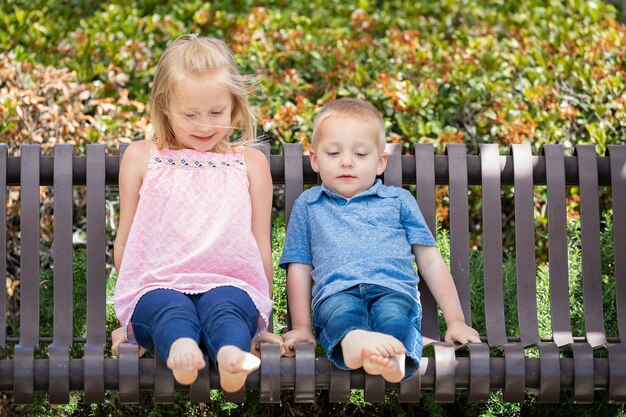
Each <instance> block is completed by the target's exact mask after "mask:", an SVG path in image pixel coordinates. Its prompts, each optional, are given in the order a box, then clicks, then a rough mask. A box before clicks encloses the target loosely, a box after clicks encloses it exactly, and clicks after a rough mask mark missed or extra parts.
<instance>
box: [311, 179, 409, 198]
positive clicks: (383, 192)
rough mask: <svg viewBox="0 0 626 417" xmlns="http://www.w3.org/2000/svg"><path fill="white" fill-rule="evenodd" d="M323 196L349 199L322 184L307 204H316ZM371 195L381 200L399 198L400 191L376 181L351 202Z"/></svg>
mask: <svg viewBox="0 0 626 417" xmlns="http://www.w3.org/2000/svg"><path fill="white" fill-rule="evenodd" d="M322 194H326V195H327V196H328V197H331V198H339V199H343V200H347V198H345V197H343V196H341V195H339V194H336V193H334V192H332V191H331V190H329V189H328V187H326V185H324V184H322V185H321V186H319V187H315V188H312V189H311V191H310V193H309V196H308V198H307V202H308V203H315V202H316V201H317V200H319V199H320V198H321V197H322ZM370 195H378V197H380V198H397V197H399V194H398V190H396V189H395V187H386V186H385V185H383V182H382V181H381V180H379V179H377V180H376V181H374V185H372V186H371V187H370V188H368V189H367V190H365V191H362V192H360V193H359V194H357V195H355V196H354V197H352V198H351V199H350V200H352V199H355V198H360V197H367V196H370Z"/></svg>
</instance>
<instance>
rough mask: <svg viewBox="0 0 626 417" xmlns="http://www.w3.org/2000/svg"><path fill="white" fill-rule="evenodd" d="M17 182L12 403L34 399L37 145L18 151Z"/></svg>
mask: <svg viewBox="0 0 626 417" xmlns="http://www.w3.org/2000/svg"><path fill="white" fill-rule="evenodd" d="M21 153H22V156H21V179H20V245H21V249H20V301H21V305H23V306H28V308H21V309H20V340H19V345H17V346H16V347H15V354H14V357H15V359H14V367H13V378H14V379H13V384H14V386H13V390H14V401H15V403H16V404H28V403H32V402H33V400H34V391H33V390H34V382H33V372H34V366H35V364H34V353H35V346H37V345H38V344H39V224H40V222H39V205H40V196H39V145H23V146H22V148H21Z"/></svg>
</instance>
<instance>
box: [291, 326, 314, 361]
mask: <svg viewBox="0 0 626 417" xmlns="http://www.w3.org/2000/svg"><path fill="white" fill-rule="evenodd" d="M299 342H307V343H313V344H314V345H315V344H316V343H317V341H316V340H315V336H313V331H311V329H307V328H299V329H293V330H291V331H289V332H287V333H285V334H284V335H283V343H284V344H285V356H288V357H292V356H295V354H296V343H299Z"/></svg>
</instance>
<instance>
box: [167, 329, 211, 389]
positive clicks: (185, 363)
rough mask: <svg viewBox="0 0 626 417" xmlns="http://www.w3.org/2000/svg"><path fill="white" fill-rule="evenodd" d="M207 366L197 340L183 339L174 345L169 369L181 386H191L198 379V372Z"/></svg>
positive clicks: (168, 364) (169, 360)
mask: <svg viewBox="0 0 626 417" xmlns="http://www.w3.org/2000/svg"><path fill="white" fill-rule="evenodd" d="M205 366H206V363H205V362H204V356H203V355H202V351H201V350H200V347H198V344H197V343H196V341H195V340H193V339H191V338H188V337H182V338H180V339H177V340H176V341H175V342H174V343H172V347H170V353H169V356H168V358H167V367H168V368H170V369H171V370H172V373H173V374H174V379H176V381H178V383H180V384H184V385H190V384H193V382H194V381H195V380H196V379H197V378H198V370H199V369H202V368H204V367H205Z"/></svg>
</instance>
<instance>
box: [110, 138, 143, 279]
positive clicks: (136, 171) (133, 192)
mask: <svg viewBox="0 0 626 417" xmlns="http://www.w3.org/2000/svg"><path fill="white" fill-rule="evenodd" d="M149 158H150V142H149V141H147V140H142V141H139V142H133V143H131V144H130V145H128V148H126V152H124V158H122V164H121V165H120V174H119V189H120V223H119V226H118V228H117V235H116V237H115V245H114V248H113V257H114V258H115V269H116V270H117V272H118V273H119V272H120V266H121V265H122V258H123V257H124V249H125V248H126V241H127V240H128V233H129V232H130V227H131V226H132V224H133V219H134V217H135V212H136V211H137V204H138V203H139V189H140V188H141V183H142V182H143V178H144V176H145V175H146V171H147V169H148V159H149Z"/></svg>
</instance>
